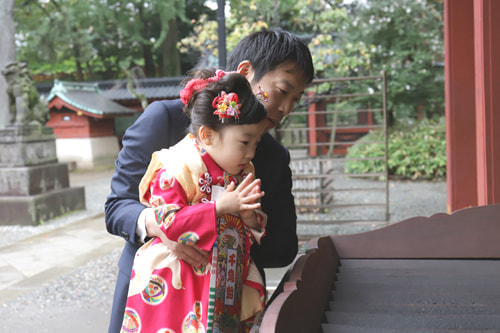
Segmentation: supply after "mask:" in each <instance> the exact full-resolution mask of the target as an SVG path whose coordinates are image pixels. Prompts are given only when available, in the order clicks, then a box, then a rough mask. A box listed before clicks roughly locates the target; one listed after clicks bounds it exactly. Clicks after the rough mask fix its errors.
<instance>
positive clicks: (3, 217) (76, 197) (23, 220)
mask: <svg viewBox="0 0 500 333" xmlns="http://www.w3.org/2000/svg"><path fill="white" fill-rule="evenodd" d="M85 208H86V207H85V188H84V187H71V188H64V189H59V190H53V191H50V192H47V193H41V194H38V195H30V196H18V197H14V196H11V197H5V196H3V197H0V224H1V225H38V224H40V223H43V222H44V221H48V220H50V219H54V218H56V217H59V216H61V215H64V214H66V213H68V212H72V211H76V210H84V209H85Z"/></svg>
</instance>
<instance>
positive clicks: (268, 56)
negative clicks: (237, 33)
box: [227, 28, 314, 83]
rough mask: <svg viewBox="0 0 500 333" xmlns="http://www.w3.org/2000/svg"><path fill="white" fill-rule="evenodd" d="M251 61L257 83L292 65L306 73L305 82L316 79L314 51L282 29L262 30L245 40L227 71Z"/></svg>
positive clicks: (230, 57) (236, 48) (228, 65)
mask: <svg viewBox="0 0 500 333" xmlns="http://www.w3.org/2000/svg"><path fill="white" fill-rule="evenodd" d="M245 60H248V61H250V64H252V68H253V70H254V73H255V74H254V77H253V79H252V81H253V82H258V81H259V80H260V79H262V77H263V76H264V75H265V74H267V73H268V72H270V71H272V70H275V69H276V68H277V67H278V66H280V65H281V64H283V63H286V62H291V63H294V64H295V68H297V69H300V70H302V71H303V73H304V77H305V79H306V83H310V82H311V81H312V80H313V78H314V66H313V62H312V57H311V52H310V51H309V48H308V47H307V45H306V43H305V42H304V41H302V40H301V39H300V38H299V37H297V36H296V35H294V34H292V33H290V32H288V31H286V30H283V29H281V28H273V29H269V30H266V29H264V30H261V31H257V32H254V33H252V34H250V35H248V36H246V37H245V38H243V39H242V40H241V41H240V42H239V43H238V44H237V45H236V46H235V47H234V49H233V51H232V52H231V55H230V56H229V59H228V62H227V70H229V71H235V70H237V69H238V65H239V64H240V63H241V62H242V61H245Z"/></svg>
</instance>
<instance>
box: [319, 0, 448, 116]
mask: <svg viewBox="0 0 500 333" xmlns="http://www.w3.org/2000/svg"><path fill="white" fill-rule="evenodd" d="M328 31H329V30H328V29H321V34H318V35H317V36H316V37H315V38H314V39H313V41H312V43H311V45H312V49H313V50H315V56H316V59H318V58H319V59H327V60H328V61H325V62H323V63H321V62H319V63H318V62H316V64H317V68H318V69H320V73H321V74H322V75H324V76H325V77H329V76H362V75H379V74H380V73H381V71H382V70H384V71H385V72H386V75H387V83H388V87H387V93H388V109H389V110H391V111H393V114H394V115H395V116H396V117H400V118H406V117H411V118H416V117H418V115H419V114H423V115H424V116H427V117H429V118H430V117H432V116H433V115H435V114H438V115H442V114H443V111H444V109H443V107H444V84H443V83H444V80H443V75H444V74H443V66H442V62H443V56H444V43H443V20H442V1H439V0H437V1H431V0H420V1H412V0H397V1H394V0H391V1H390V0H377V1H366V2H364V3H362V4H358V5H356V6H354V7H352V8H351V13H350V19H349V20H345V21H343V22H342V26H341V29H340V30H338V31H337V32H336V33H335V34H331V33H329V34H327V33H326V32H328ZM329 53H330V54H329ZM364 89H371V88H370V87H364Z"/></svg>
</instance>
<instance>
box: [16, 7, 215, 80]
mask: <svg viewBox="0 0 500 333" xmlns="http://www.w3.org/2000/svg"><path fill="white" fill-rule="evenodd" d="M186 6H190V8H191V9H189V10H188V11H187V12H188V13H189V15H190V16H191V17H193V16H194V17H197V13H200V12H206V11H207V10H209V9H208V8H206V7H205V6H204V5H203V1H201V0H188V1H181V0H87V1H76V0H44V1H41V0H24V1H19V2H18V3H17V4H16V8H15V19H16V22H17V25H18V29H17V30H18V31H17V32H18V33H17V42H18V49H19V52H18V54H19V56H18V58H19V59H20V60H24V61H28V62H29V63H30V67H31V69H32V72H34V73H40V72H50V73H55V72H65V73H71V72H74V73H77V77H76V79H78V80H83V79H89V78H92V79H96V78H97V79H99V78H103V77H102V75H103V76H104V78H114V77H116V76H123V75H124V73H123V69H126V70H130V69H132V68H142V69H144V72H145V74H146V75H147V76H157V75H158V74H159V75H162V76H174V75H179V74H181V60H180V55H179V53H178V50H177V48H176V44H177V41H178V38H179V37H178V35H180V36H185V35H187V33H188V32H186V29H188V30H190V29H191V26H190V24H189V22H188V21H187V20H188V18H189V17H186V15H185V12H186ZM97 73H101V76H100V75H98V74H97Z"/></svg>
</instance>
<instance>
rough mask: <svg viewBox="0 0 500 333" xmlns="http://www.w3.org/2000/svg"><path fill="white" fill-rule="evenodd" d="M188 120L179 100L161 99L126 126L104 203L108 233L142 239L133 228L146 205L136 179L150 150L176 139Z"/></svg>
mask: <svg viewBox="0 0 500 333" xmlns="http://www.w3.org/2000/svg"><path fill="white" fill-rule="evenodd" d="M188 123H189V120H188V118H187V116H186V115H185V114H184V112H182V103H181V102H180V101H178V100H177V101H162V102H154V103H152V104H151V105H150V106H149V107H148V108H146V110H145V111H144V113H143V114H142V115H141V116H140V117H139V118H138V119H137V120H136V122H135V123H134V124H133V125H132V126H130V127H129V128H128V129H127V131H126V132H125V135H124V137H123V141H122V143H123V148H122V149H121V151H120V153H119V154H118V159H117V160H116V163H115V165H116V170H115V173H114V175H113V177H112V179H111V193H110V194H109V196H108V197H107V200H106V203H105V205H104V209H105V214H106V228H107V230H108V232H109V233H111V234H113V235H117V236H121V237H123V238H124V239H125V240H126V241H128V242H131V243H133V244H135V245H139V244H140V243H141V241H140V240H139V237H137V235H136V229H137V220H138V218H139V215H140V214H141V212H142V210H143V209H144V208H145V206H144V205H142V204H141V203H140V202H139V189H138V186H139V182H140V180H141V179H142V176H143V175H144V173H145V171H146V168H147V166H148V164H149V162H150V160H151V156H152V154H153V152H155V151H157V150H160V149H162V148H167V147H169V146H171V145H173V144H175V143H177V141H179V140H180V139H181V138H182V137H183V136H184V133H185V128H186V127H187V125H188Z"/></svg>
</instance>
